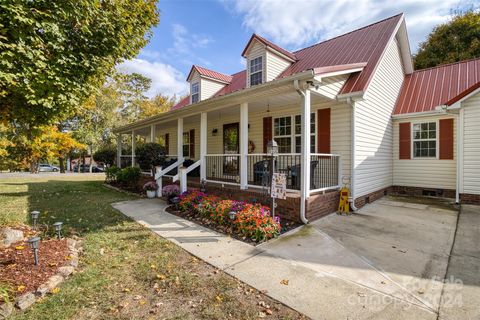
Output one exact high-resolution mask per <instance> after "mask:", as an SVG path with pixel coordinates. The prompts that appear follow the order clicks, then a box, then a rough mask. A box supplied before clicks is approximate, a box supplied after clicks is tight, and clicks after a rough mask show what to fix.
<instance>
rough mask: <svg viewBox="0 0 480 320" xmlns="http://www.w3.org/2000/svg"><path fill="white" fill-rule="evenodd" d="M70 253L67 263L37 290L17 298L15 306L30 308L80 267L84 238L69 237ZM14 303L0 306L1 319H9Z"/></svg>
mask: <svg viewBox="0 0 480 320" xmlns="http://www.w3.org/2000/svg"><path fill="white" fill-rule="evenodd" d="M67 247H68V255H69V256H70V261H69V263H68V264H67V265H65V266H62V267H60V268H58V270H57V273H56V274H55V275H53V276H51V277H50V278H48V280H47V281H46V282H45V283H43V284H42V285H40V286H39V287H38V288H37V290H36V291H34V292H27V293H24V294H22V295H21V296H18V297H17V298H16V299H15V303H14V305H15V307H16V308H17V309H19V310H22V311H23V310H25V309H28V308H30V307H31V306H32V305H33V304H34V303H35V302H36V301H38V300H39V299H41V298H43V297H44V296H45V295H46V294H47V293H52V292H53V290H54V289H55V288H57V287H58V286H59V285H60V284H61V283H62V282H63V281H64V280H65V279H67V277H68V276H70V275H71V274H72V273H74V272H75V269H76V268H77V267H78V257H79V254H80V253H81V252H82V251H83V247H82V240H79V239H77V240H76V239H72V238H67ZM13 310H14V308H13V304H12V303H4V304H3V305H2V306H1V307H0V319H7V318H8V317H9V316H10V315H11V314H12V313H13Z"/></svg>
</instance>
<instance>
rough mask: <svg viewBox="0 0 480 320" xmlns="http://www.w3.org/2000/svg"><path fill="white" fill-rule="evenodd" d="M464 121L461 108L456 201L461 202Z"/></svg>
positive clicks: (458, 129)
mask: <svg viewBox="0 0 480 320" xmlns="http://www.w3.org/2000/svg"><path fill="white" fill-rule="evenodd" d="M463 121H464V109H460V112H459V114H458V115H457V181H456V182H457V188H456V189H457V190H456V191H455V203H456V204H460V189H461V188H462V184H463V179H462V178H463Z"/></svg>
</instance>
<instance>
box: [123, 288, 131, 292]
mask: <svg viewBox="0 0 480 320" xmlns="http://www.w3.org/2000/svg"><path fill="white" fill-rule="evenodd" d="M122 291H123V292H130V289H128V288H124V289H123V290H122Z"/></svg>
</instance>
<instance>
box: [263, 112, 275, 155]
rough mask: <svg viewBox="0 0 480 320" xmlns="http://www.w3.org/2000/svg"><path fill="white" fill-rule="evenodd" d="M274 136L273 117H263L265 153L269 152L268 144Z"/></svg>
mask: <svg viewBox="0 0 480 320" xmlns="http://www.w3.org/2000/svg"><path fill="white" fill-rule="evenodd" d="M272 137H273V136H272V117H265V118H263V153H267V144H268V142H269V141H270V140H272Z"/></svg>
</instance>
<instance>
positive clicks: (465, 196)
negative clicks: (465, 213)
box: [460, 193, 480, 205]
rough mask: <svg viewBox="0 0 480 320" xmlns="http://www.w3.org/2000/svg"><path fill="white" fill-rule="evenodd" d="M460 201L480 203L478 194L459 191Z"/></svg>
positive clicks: (463, 202)
mask: <svg viewBox="0 0 480 320" xmlns="http://www.w3.org/2000/svg"><path fill="white" fill-rule="evenodd" d="M460 203H462V204H475V205H480V194H470V193H461V194H460Z"/></svg>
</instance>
